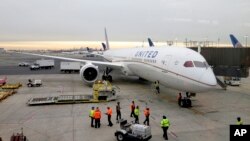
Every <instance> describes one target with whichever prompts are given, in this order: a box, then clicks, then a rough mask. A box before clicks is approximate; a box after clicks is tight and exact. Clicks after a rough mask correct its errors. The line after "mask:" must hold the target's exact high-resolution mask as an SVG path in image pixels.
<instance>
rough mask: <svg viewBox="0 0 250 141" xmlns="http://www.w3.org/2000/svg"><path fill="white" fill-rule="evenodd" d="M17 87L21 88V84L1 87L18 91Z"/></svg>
mask: <svg viewBox="0 0 250 141" xmlns="http://www.w3.org/2000/svg"><path fill="white" fill-rule="evenodd" d="M19 87H22V84H21V83H15V84H5V85H3V86H1V88H2V89H18V88H19Z"/></svg>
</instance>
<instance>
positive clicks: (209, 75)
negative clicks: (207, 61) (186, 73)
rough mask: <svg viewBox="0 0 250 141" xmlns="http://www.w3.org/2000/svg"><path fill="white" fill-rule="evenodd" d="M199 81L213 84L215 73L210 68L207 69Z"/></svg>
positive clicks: (214, 82)
mask: <svg viewBox="0 0 250 141" xmlns="http://www.w3.org/2000/svg"><path fill="white" fill-rule="evenodd" d="M200 81H201V82H202V83H205V84H207V85H211V86H215V85H216V84H217V81H216V78H215V75H214V73H213V71H212V70H211V69H208V70H207V71H206V72H205V73H204V74H203V76H202V77H201V79H200Z"/></svg>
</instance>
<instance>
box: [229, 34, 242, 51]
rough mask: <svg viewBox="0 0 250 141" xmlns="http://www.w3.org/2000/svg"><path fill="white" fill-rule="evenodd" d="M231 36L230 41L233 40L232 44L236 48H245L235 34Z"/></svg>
mask: <svg viewBox="0 0 250 141" xmlns="http://www.w3.org/2000/svg"><path fill="white" fill-rule="evenodd" d="M229 36H230V39H231V42H232V44H233V47H234V48H237V47H243V46H242V45H241V43H240V42H239V41H238V40H237V39H236V38H235V37H234V35H233V34H230V35H229Z"/></svg>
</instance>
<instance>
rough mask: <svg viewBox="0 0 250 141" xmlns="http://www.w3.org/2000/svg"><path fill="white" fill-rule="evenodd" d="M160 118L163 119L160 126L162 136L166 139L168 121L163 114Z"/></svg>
mask: <svg viewBox="0 0 250 141" xmlns="http://www.w3.org/2000/svg"><path fill="white" fill-rule="evenodd" d="M162 118H163V119H162V120H161V128H162V130H163V138H165V140H168V128H169V125H170V122H169V120H168V119H167V117H166V116H163V117H162Z"/></svg>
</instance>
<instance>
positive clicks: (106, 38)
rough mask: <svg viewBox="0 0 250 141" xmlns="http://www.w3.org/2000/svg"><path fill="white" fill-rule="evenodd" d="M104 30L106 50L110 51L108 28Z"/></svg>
mask: <svg viewBox="0 0 250 141" xmlns="http://www.w3.org/2000/svg"><path fill="white" fill-rule="evenodd" d="M104 30H105V41H106V50H108V49H109V40H108V35H107V31H106V28H105V29H104Z"/></svg>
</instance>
